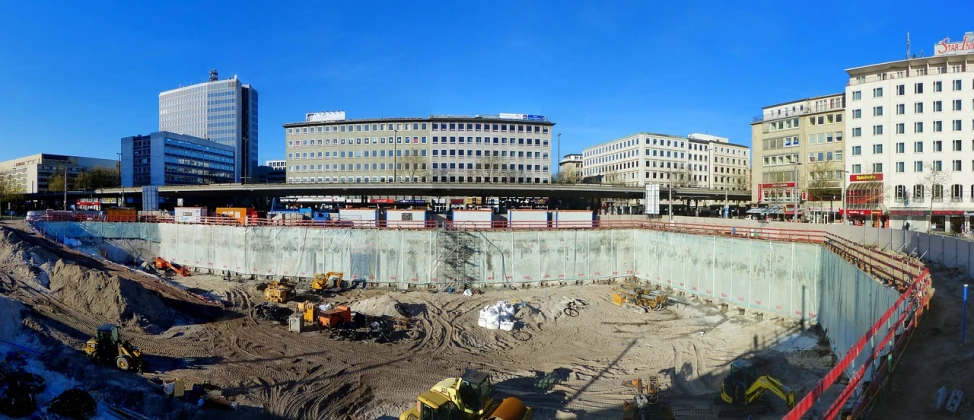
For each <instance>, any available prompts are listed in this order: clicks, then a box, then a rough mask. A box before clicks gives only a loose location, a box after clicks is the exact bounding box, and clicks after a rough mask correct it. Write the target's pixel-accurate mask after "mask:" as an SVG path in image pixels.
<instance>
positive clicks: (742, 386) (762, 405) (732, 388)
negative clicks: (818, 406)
mask: <svg viewBox="0 0 974 420" xmlns="http://www.w3.org/2000/svg"><path fill="white" fill-rule="evenodd" d="M765 391H770V392H771V393H772V394H774V395H777V396H778V397H779V398H781V399H782V400H784V401H785V404H786V405H787V406H788V409H789V410H790V409H792V408H795V392H794V391H792V390H791V389H790V388H788V387H787V386H785V385H784V384H782V383H781V381H779V380H777V379H775V378H772V377H771V376H769V375H761V376H759V375H758V371H757V368H755V367H754V364H753V363H751V362H750V361H748V360H744V359H740V360H735V361H733V362H731V366H730V372H729V373H728V374H727V377H726V378H724V382H723V383H721V384H720V400H721V402H723V403H725V404H731V405H736V406H738V408H733V409H727V410H722V411H721V412H720V414H719V415H718V417H747V416H749V415H762V414H766V413H767V412H768V411H770V410H771V407H770V406H769V405H768V404H767V403H766V402H765V401H763V400H762V398H761V397H762V396H763V394H764V392H765Z"/></svg>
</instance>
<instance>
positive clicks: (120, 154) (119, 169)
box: [115, 152, 144, 207]
mask: <svg viewBox="0 0 974 420" xmlns="http://www.w3.org/2000/svg"><path fill="white" fill-rule="evenodd" d="M115 154H116V155H118V188H120V189H121V191H122V199H121V200H122V201H119V202H118V207H123V206H125V186H124V185H122V152H118V153H115ZM132 176H133V177H134V176H135V175H134V174H133V175H132ZM143 205H144V204H143Z"/></svg>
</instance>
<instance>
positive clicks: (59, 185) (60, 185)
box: [47, 170, 65, 191]
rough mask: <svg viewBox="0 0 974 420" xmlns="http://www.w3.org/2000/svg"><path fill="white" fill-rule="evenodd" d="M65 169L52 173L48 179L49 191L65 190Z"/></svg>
mask: <svg viewBox="0 0 974 420" xmlns="http://www.w3.org/2000/svg"><path fill="white" fill-rule="evenodd" d="M64 189H65V185H64V170H61V173H58V174H54V175H51V177H50V178H48V180H47V190H48V191H64Z"/></svg>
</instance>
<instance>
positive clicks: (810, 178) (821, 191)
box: [802, 161, 842, 201]
mask: <svg viewBox="0 0 974 420" xmlns="http://www.w3.org/2000/svg"><path fill="white" fill-rule="evenodd" d="M837 171H838V169H837V166H836V164H835V162H832V161H827V162H814V163H812V164H809V165H808V170H807V171H805V172H804V173H803V175H804V179H803V180H802V181H804V182H802V184H804V185H805V188H804V190H805V191H806V192H807V193H808V196H809V197H808V200H809V201H822V199H823V198H829V199H831V197H838V196H840V195H842V179H841V178H836V176H835V174H836V173H837Z"/></svg>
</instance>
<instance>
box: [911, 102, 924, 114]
mask: <svg viewBox="0 0 974 420" xmlns="http://www.w3.org/2000/svg"><path fill="white" fill-rule="evenodd" d="M913 113H914V114H922V113H923V102H915V103H914V104H913Z"/></svg>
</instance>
